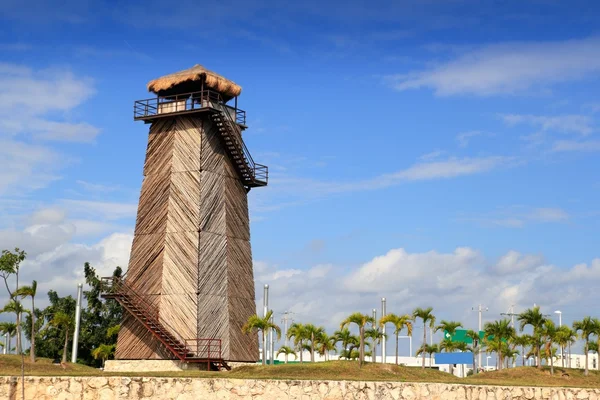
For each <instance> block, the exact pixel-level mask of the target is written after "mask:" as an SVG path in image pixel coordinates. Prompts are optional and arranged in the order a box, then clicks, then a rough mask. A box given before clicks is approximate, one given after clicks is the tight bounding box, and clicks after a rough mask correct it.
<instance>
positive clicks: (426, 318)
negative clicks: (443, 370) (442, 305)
mask: <svg viewBox="0 0 600 400" xmlns="http://www.w3.org/2000/svg"><path fill="white" fill-rule="evenodd" d="M432 311H433V307H427V308H421V307H417V308H415V310H414V311H413V319H415V320H416V319H417V318H421V319H422V320H423V346H424V345H425V344H426V343H427V322H429V327H430V328H431V329H433V327H434V326H435V316H434V315H433V313H432ZM421 368H423V369H425V353H423V364H422V366H421Z"/></svg>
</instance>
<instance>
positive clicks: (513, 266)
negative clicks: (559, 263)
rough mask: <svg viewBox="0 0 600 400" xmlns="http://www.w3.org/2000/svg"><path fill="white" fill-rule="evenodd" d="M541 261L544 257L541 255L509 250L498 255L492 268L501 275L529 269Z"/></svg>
mask: <svg viewBox="0 0 600 400" xmlns="http://www.w3.org/2000/svg"><path fill="white" fill-rule="evenodd" d="M543 263H544V257H542V256H541V255H533V254H521V253H519V252H518V251H514V250H511V251H509V252H508V253H506V254H505V255H503V256H502V257H500V259H499V260H498V262H497V263H496V265H495V267H494V269H493V270H494V272H496V273H498V274H502V275H504V274H516V273H522V272H526V271H529V270H531V269H533V268H535V267H538V266H540V265H542V264H543Z"/></svg>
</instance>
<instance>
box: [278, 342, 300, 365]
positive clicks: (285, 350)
mask: <svg viewBox="0 0 600 400" xmlns="http://www.w3.org/2000/svg"><path fill="white" fill-rule="evenodd" d="M280 354H284V355H285V363H286V364H287V363H288V356H291V355H293V356H294V360H295V359H296V352H295V351H294V349H292V348H291V347H289V346H281V347H280V348H279V351H278V352H277V356H278V357H279V355H280Z"/></svg>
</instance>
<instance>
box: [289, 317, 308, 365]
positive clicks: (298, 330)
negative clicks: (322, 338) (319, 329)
mask: <svg viewBox="0 0 600 400" xmlns="http://www.w3.org/2000/svg"><path fill="white" fill-rule="evenodd" d="M287 338H288V339H291V338H294V346H296V348H297V349H298V350H299V351H300V363H301V364H302V362H303V361H304V360H303V359H302V353H303V352H304V340H306V330H305V329H304V325H302V324H300V323H298V322H296V323H293V324H292V326H290V329H288V333H287Z"/></svg>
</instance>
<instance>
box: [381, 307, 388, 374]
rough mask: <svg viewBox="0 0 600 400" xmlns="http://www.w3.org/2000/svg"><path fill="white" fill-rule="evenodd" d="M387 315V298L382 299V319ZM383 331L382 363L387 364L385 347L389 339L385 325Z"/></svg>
mask: <svg viewBox="0 0 600 400" xmlns="http://www.w3.org/2000/svg"><path fill="white" fill-rule="evenodd" d="M385 315H386V311H385V297H382V298H381V318H383V317H385ZM381 331H382V333H383V338H382V339H381V340H382V342H381V363H382V364H385V356H386V355H387V353H386V351H385V347H386V342H387V337H386V336H385V324H384V325H383V326H382V328H381Z"/></svg>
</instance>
